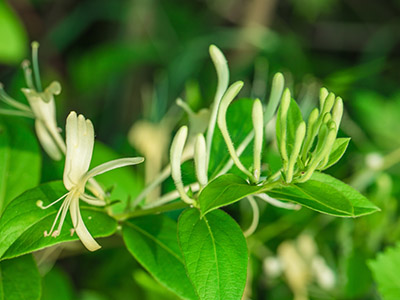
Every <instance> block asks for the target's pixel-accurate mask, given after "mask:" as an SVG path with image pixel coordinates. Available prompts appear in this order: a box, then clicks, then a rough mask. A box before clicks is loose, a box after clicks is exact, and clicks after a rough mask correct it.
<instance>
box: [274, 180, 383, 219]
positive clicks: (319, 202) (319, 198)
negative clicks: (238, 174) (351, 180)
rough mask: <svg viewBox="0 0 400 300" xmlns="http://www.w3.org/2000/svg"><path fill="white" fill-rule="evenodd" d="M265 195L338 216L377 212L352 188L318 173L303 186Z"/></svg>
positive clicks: (281, 188) (292, 186)
mask: <svg viewBox="0 0 400 300" xmlns="http://www.w3.org/2000/svg"><path fill="white" fill-rule="evenodd" d="M266 193H267V194H268V195H269V196H271V197H273V198H276V199H279V200H285V201H292V202H295V203H299V204H301V205H303V206H306V207H308V208H311V209H313V210H316V211H319V212H322V213H326V214H329V215H334V216H339V217H359V216H363V215H368V214H371V213H373V212H376V211H379V210H380V209H379V208H378V207H376V206H375V205H374V204H373V203H372V202H370V201H369V200H368V199H367V198H365V197H364V196H363V195H361V194H360V193H359V192H358V191H356V190H355V189H353V188H352V187H351V186H349V185H347V184H345V183H344V182H342V181H340V180H338V179H336V178H333V177H332V176H329V175H327V174H323V173H318V172H315V173H314V174H313V176H312V177H311V179H310V180H308V181H306V182H304V183H296V184H291V185H281V186H278V187H276V188H274V189H272V190H269V191H266Z"/></svg>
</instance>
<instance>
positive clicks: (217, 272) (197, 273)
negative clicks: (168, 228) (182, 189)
mask: <svg viewBox="0 0 400 300" xmlns="http://www.w3.org/2000/svg"><path fill="white" fill-rule="evenodd" d="M178 239H179V244H180V247H181V250H182V253H183V257H184V261H185V266H186V270H187V273H188V275H189V278H190V279H191V281H192V283H193V285H194V287H195V289H196V291H197V294H198V295H199V297H200V299H224V300H230V299H232V300H233V299H236V300H240V299H241V298H242V295H243V291H244V287H245V284H246V275H247V260H248V254H247V245H246V240H245V238H244V236H243V233H242V231H241V230H240V228H239V226H238V225H237V223H236V222H235V221H234V220H233V219H232V218H231V217H230V216H229V215H228V214H226V213H225V212H223V211H221V210H214V211H212V212H210V213H209V214H207V215H206V216H205V217H203V218H201V219H200V212H199V211H198V210H197V209H188V210H185V211H184V212H183V213H182V214H181V216H180V217H179V221H178Z"/></svg>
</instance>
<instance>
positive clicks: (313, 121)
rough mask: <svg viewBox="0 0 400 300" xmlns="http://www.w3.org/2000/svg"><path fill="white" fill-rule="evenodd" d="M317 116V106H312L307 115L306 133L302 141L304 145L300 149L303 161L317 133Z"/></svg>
mask: <svg viewBox="0 0 400 300" xmlns="http://www.w3.org/2000/svg"><path fill="white" fill-rule="evenodd" d="M318 117H319V110H318V108H314V109H313V110H312V111H311V113H310V116H309V117H308V123H307V135H306V138H305V141H304V146H303V150H302V154H301V157H302V160H303V162H304V163H305V161H306V157H307V155H308V152H309V151H310V149H311V147H312V144H313V142H314V138H315V136H316V134H317V121H318Z"/></svg>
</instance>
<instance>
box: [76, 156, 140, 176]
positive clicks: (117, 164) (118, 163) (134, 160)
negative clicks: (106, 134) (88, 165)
mask: <svg viewBox="0 0 400 300" xmlns="http://www.w3.org/2000/svg"><path fill="white" fill-rule="evenodd" d="M143 161H144V158H143V157H128V158H119V159H115V160H111V161H108V162H106V163H104V164H101V165H99V166H97V167H95V168H93V169H91V170H90V171H89V172H87V173H86V175H85V177H84V179H83V180H84V181H86V180H88V179H89V178H92V177H94V176H97V175H100V174H103V173H105V172H107V171H111V170H113V169H116V168H121V167H125V166H129V165H136V164H140V163H142V162H143Z"/></svg>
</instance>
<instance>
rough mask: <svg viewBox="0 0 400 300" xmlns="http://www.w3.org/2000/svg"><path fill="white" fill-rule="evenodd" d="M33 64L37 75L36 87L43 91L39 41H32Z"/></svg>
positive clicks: (34, 72) (35, 75)
mask: <svg viewBox="0 0 400 300" xmlns="http://www.w3.org/2000/svg"><path fill="white" fill-rule="evenodd" d="M31 46H32V64H33V74H34V77H35V83H36V89H37V91H38V92H42V91H43V89H42V82H41V81H40V73H39V58H38V49H39V43H38V42H36V41H35V42H32V44H31Z"/></svg>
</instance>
